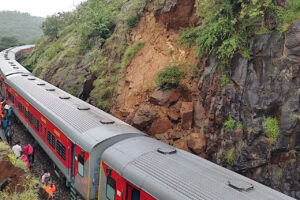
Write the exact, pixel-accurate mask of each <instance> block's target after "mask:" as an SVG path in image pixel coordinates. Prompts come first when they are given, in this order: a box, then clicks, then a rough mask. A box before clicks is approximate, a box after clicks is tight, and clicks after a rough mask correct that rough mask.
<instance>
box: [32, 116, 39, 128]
mask: <svg viewBox="0 0 300 200" xmlns="http://www.w3.org/2000/svg"><path fill="white" fill-rule="evenodd" d="M33 125H34V128H35V129H36V130H37V131H39V128H40V122H39V120H38V119H37V118H35V117H33Z"/></svg>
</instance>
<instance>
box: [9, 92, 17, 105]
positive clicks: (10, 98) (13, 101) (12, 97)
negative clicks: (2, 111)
mask: <svg viewBox="0 0 300 200" xmlns="http://www.w3.org/2000/svg"><path fill="white" fill-rule="evenodd" d="M7 96H8V99H9V100H11V102H12V103H15V97H14V96H13V95H12V94H11V93H10V92H8V93H7Z"/></svg>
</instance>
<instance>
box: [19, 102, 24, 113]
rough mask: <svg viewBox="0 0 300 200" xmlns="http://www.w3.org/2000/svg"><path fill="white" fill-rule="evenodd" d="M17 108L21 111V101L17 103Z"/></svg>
mask: <svg viewBox="0 0 300 200" xmlns="http://www.w3.org/2000/svg"><path fill="white" fill-rule="evenodd" d="M18 108H19V111H21V112H23V111H22V104H21V103H18Z"/></svg>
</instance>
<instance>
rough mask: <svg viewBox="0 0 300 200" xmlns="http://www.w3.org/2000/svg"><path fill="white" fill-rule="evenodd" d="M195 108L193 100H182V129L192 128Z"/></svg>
mask: <svg viewBox="0 0 300 200" xmlns="http://www.w3.org/2000/svg"><path fill="white" fill-rule="evenodd" d="M193 110H194V108H193V102H182V104H181V109H180V116H181V127H182V129H184V130H188V129H191V127H192V122H193Z"/></svg>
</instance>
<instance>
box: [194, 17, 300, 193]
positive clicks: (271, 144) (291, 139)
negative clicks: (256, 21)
mask: <svg viewBox="0 0 300 200" xmlns="http://www.w3.org/2000/svg"><path fill="white" fill-rule="evenodd" d="M299 50H300V20H298V21H296V22H295V23H294V24H293V25H292V26H291V27H290V28H289V29H288V31H287V32H286V33H285V34H284V35H282V36H281V35H280V34H279V33H278V32H273V33H268V34H263V35H257V36H255V37H254V38H253V39H252V41H251V43H250V53H251V59H247V58H243V57H242V56H241V55H235V56H234V58H233V59H232V61H231V66H230V68H231V72H232V74H231V75H230V79H231V81H232V82H231V84H229V85H227V86H226V87H221V86H220V85H218V84H216V83H217V82H218V79H219V78H218V77H220V74H219V73H220V72H218V66H219V62H218V60H217V59H216V58H215V57H214V56H211V57H210V58H209V59H208V60H207V62H206V64H205V68H204V73H203V74H202V76H201V79H200V81H199V91H200V94H201V98H200V101H199V102H200V105H201V106H202V107H203V108H204V110H205V113H206V118H207V119H208V120H207V121H206V122H204V124H201V125H202V126H203V130H204V135H205V136H206V137H207V143H208V146H207V148H206V152H207V153H208V154H209V155H210V159H212V160H213V161H214V162H217V163H219V164H222V165H228V160H226V156H228V152H229V151H230V150H232V151H233V160H232V167H233V169H234V170H235V171H238V172H240V173H243V174H246V175H248V176H250V177H252V178H254V179H256V180H258V181H260V182H262V183H264V184H266V185H269V186H271V187H273V188H276V189H278V190H280V191H282V192H284V193H287V194H289V195H291V196H293V197H297V198H300V196H299V194H300V193H299V189H300V185H299V181H298V180H299V172H300V171H299V170H300V168H299V162H300V160H299V158H300V156H299V147H300V143H299V141H300V123H299V122H300V119H299V116H300V110H299V108H300V90H299V89H300V88H299V85H300V57H299V55H300V51H299ZM228 115H231V116H232V117H233V119H234V120H235V121H236V122H241V123H242V124H243V129H242V130H238V129H237V128H235V129H233V131H224V129H223V128H222V126H223V122H224V119H227V118H228V117H227V116H228ZM267 117H273V118H276V119H277V120H278V121H279V127H280V132H279V137H278V139H277V141H271V140H270V139H269V138H268V137H267V136H266V134H265V132H266V131H265V129H264V127H263V122H264V120H265V118H267ZM198 123H200V122H197V121H195V125H197V124H198ZM236 125H237V123H235V126H236ZM234 130H235V131H234ZM293 174H294V175H293Z"/></svg>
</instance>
